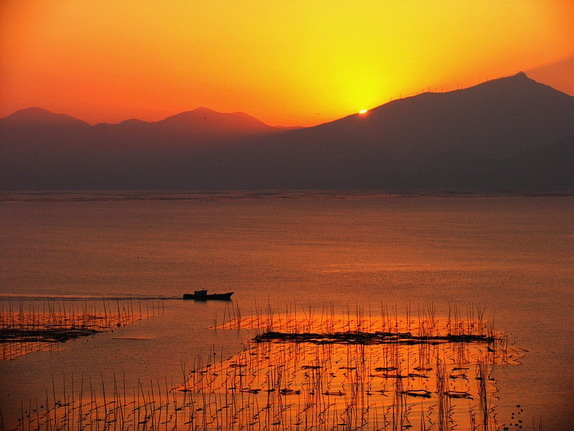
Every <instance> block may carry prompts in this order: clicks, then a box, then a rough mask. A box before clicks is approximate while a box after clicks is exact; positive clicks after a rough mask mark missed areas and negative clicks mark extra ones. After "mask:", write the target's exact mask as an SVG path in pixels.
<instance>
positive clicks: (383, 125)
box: [0, 73, 574, 191]
mask: <svg viewBox="0 0 574 431" xmlns="http://www.w3.org/2000/svg"><path fill="white" fill-rule="evenodd" d="M573 137H574V97H572V96H569V95H567V94H564V93H561V92H559V91H557V90H555V89H553V88H551V87H548V86H546V85H543V84H540V83H538V82H536V81H534V80H532V79H530V78H528V76H526V75H525V74H524V73H519V74H517V75H514V76H510V77H506V78H501V79H496V80H492V81H488V82H485V83H482V84H479V85H476V86H474V87H470V88H467V89H462V90H456V91H451V92H448V93H423V94H420V95H417V96H413V97H408V98H404V99H400V100H395V101H393V102H390V103H387V104H384V105H381V106H379V107H377V108H374V109H372V110H371V111H369V112H368V113H367V114H365V115H359V114H353V115H349V116H347V117H344V118H341V119H338V120H335V121H332V122H329V123H325V124H321V125H318V126H315V127H309V128H300V129H285V128H278V127H272V126H269V125H267V124H265V123H263V122H261V121H259V120H257V119H256V118H254V117H251V116H249V115H247V114H244V113H229V114H223V113H218V112H216V111H213V110H211V109H208V108H197V109H195V110H193V111H188V112H182V113H180V114H176V115H173V116H170V117H167V118H165V119H163V120H161V121H157V122H145V121H141V120H135V119H134V120H126V121H123V122H121V123H118V124H106V123H102V124H97V125H94V126H91V125H89V124H87V123H85V122H83V121H81V120H78V119H75V118H73V117H70V116H67V115H63V114H54V113H51V112H49V111H47V110H43V109H40V108H28V109H24V110H21V111H18V112H15V113H14V114H12V115H9V116H8V117H5V118H2V119H0V188H2V189H5V190H6V189H86V188H99V189H188V190H190V189H270V188H273V189H287V188H289V189H293V188H302V189H324V188H325V189H326V188H328V189H393V190H429V189H437V188H440V189H444V188H447V189H461V190H463V189H464V190H467V189H472V190H484V191H488V190H506V189H512V190H519V189H544V190H558V189H570V188H574V178H573V177H574V175H572V174H571V171H572V169H571V168H572V166H573V165H572V161H573V158H572V154H573V146H574V139H573ZM569 163H570V164H569Z"/></svg>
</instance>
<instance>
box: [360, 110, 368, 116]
mask: <svg viewBox="0 0 574 431" xmlns="http://www.w3.org/2000/svg"><path fill="white" fill-rule="evenodd" d="M367 112H369V110H368V109H361V110H360V111H359V114H361V115H364V114H366V113H367Z"/></svg>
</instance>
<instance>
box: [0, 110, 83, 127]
mask: <svg viewBox="0 0 574 431" xmlns="http://www.w3.org/2000/svg"><path fill="white" fill-rule="evenodd" d="M1 120H3V122H4V123H5V124H9V125H12V126H49V125H58V126H62V125H76V126H80V125H82V126H87V125H88V123H86V122H84V121H82V120H78V119H77V118H74V117H71V116H69V115H65V114H55V113H53V112H51V111H48V110H47V109H44V108H38V107H32V108H24V109H21V110H19V111H16V112H14V113H13V114H10V115H8V116H7V117H4V118H2V119H1Z"/></svg>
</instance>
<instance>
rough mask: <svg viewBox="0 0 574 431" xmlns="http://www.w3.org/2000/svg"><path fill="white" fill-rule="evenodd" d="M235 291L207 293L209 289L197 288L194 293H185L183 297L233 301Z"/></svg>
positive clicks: (197, 299) (196, 299) (198, 299)
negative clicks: (232, 296)
mask: <svg viewBox="0 0 574 431" xmlns="http://www.w3.org/2000/svg"><path fill="white" fill-rule="evenodd" d="M231 295H233V292H227V293H207V290H196V291H195V292H193V293H184V294H183V299H194V300H195V301H212V300H219V301H231Z"/></svg>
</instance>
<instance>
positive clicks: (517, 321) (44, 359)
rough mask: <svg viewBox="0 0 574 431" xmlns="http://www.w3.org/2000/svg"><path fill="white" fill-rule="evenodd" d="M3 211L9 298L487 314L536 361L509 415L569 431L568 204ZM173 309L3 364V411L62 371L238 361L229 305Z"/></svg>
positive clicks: (506, 387) (118, 206) (10, 207)
mask: <svg viewBox="0 0 574 431" xmlns="http://www.w3.org/2000/svg"><path fill="white" fill-rule="evenodd" d="M134 196H137V197H138V199H140V198H142V197H149V198H152V199H151V200H131V199H132V198H133V197H134ZM3 197H4V198H5V199H4V201H3V202H2V203H1V204H0V218H1V219H2V224H1V226H0V236H1V238H2V250H1V253H2V254H1V265H2V271H1V272H0V284H1V285H2V294H3V295H4V299H6V297H30V296H31V297H44V296H56V297H69V296H70V297H79V298H85V297H94V296H95V297H114V298H116V297H123V296H129V297H141V298H146V297H174V298H179V297H180V296H181V294H183V293H184V292H191V291H193V290H195V289H200V288H206V289H209V290H211V291H220V292H227V291H234V292H235V296H234V299H235V301H236V302H237V303H239V304H240V306H241V310H242V314H243V315H248V314H250V313H253V312H254V309H255V305H256V304H258V305H259V306H265V307H266V306H267V305H268V304H269V305H271V306H272V307H274V308H277V309H279V310H281V309H284V307H285V306H286V305H287V304H297V305H298V306H301V307H308V306H309V305H312V306H315V307H318V308H320V307H322V306H323V305H325V304H333V305H334V306H335V307H340V308H342V309H344V308H345V307H351V308H352V309H354V308H355V307H356V306H359V307H363V308H364V309H368V308H369V307H373V310H374V311H376V310H378V307H379V306H380V304H381V303H385V304H387V305H389V306H390V307H394V306H395V304H396V306H397V307H398V309H399V310H404V308H405V307H406V306H407V305H409V304H410V305H411V307H412V309H414V310H416V309H417V307H425V306H426V305H427V304H430V303H433V304H434V305H435V306H436V307H437V309H438V313H439V314H441V313H442V314H444V313H446V312H447V310H448V306H449V304H451V303H452V304H455V305H458V306H459V307H461V308H462V309H464V307H466V306H467V304H469V303H470V304H481V305H486V310H487V311H486V316H485V317H486V318H487V319H489V320H491V319H492V318H493V316H495V317H494V318H495V321H496V326H497V329H499V330H503V331H507V332H508V333H509V336H510V340H511V341H512V342H515V343H516V345H517V346H519V347H521V348H524V349H526V350H527V351H528V352H527V353H526V355H525V357H524V359H523V360H522V361H523V365H519V366H512V367H500V368H496V367H495V377H496V378H497V379H499V389H500V394H499V396H500V401H499V402H500V405H501V406H502V407H503V408H506V410H505V411H508V410H509V409H511V407H513V406H514V405H517V404H520V405H522V406H524V407H525V409H526V413H527V414H528V416H526V417H527V418H529V417H532V418H534V419H535V420H536V422H538V420H539V417H540V418H541V423H542V425H543V429H567V428H568V424H571V421H572V419H571V417H572V410H571V405H572V403H571V398H570V397H571V395H572V390H571V388H572V383H573V376H574V373H573V372H572V370H571V368H570V366H569V365H570V364H571V361H572V356H573V352H572V348H571V343H570V342H569V340H570V339H571V337H572V335H573V333H572V332H573V331H572V323H573V322H572V317H571V307H572V299H573V293H572V289H571V288H572V279H573V266H572V241H573V238H574V231H573V229H572V222H571V221H572V219H574V198H572V197H472V198H443V197H389V196H384V195H343V194H336V195H331V194H315V195H314V194H312V193H311V194H304V195H301V194H292V195H289V194H282V195H270V196H266V197H261V196H259V197H254V195H247V194H241V193H230V194H226V195H217V194H214V195H209V194H207V195H200V198H199V199H197V197H198V195H175V197H177V198H178V199H177V200H172V199H169V200H165V199H163V198H162V199H158V197H159V198H161V197H162V195H149V196H146V195H141V194H135V195H134V194H128V195H122V194H109V195H106V196H104V199H102V195H98V194H95V193H94V194H89V193H88V194H84V195H18V196H17V199H16V200H14V199H13V198H14V196H11V195H4V196H3ZM126 197H127V198H128V199H126ZM165 197H166V196H164V198H165ZM171 197H172V198H173V197H174V196H171ZM22 198H23V199H22ZM78 198H80V199H78ZM181 198H184V199H181ZM188 198H193V199H188ZM163 303H164V304H165V313H164V316H163V317H160V318H154V319H150V320H148V321H145V322H142V323H139V324H136V325H134V326H133V327H130V328H126V329H123V330H122V331H125V332H122V333H119V335H118V334H116V336H117V337H120V336H124V335H125V334H127V336H130V334H132V335H133V334H135V336H137V337H144V338H146V339H147V341H145V342H142V343H134V342H131V343H129V342H127V341H125V340H124V342H123V343H122V342H121V341H118V340H117V339H115V340H114V338H113V337H112V336H111V335H108V334H103V335H99V336H98V337H95V338H94V339H91V342H92V344H91V346H92V348H95V349H96V350H95V351H96V352H98V354H96V355H93V354H92V353H90V351H89V350H85V349H86V348H87V347H86V346H87V345H86V344H85V343H84V344H82V341H81V340H80V341H75V342H71V343H67V344H66V345H65V350H64V351H63V352H52V353H36V354H33V355H29V356H27V357H24V358H21V359H19V360H18V361H11V362H9V363H8V362H4V363H1V364H0V367H2V368H1V369H2V380H3V382H2V386H3V387H4V388H6V387H9V388H14V387H15V386H14V382H15V381H18V382H19V384H18V385H16V386H19V387H18V388H17V389H14V390H11V395H10V396H9V397H6V393H5V390H3V394H2V399H3V400H4V401H3V402H2V404H3V405H9V404H7V403H11V402H14V400H15V397H17V396H18V392H21V393H20V395H21V394H22V393H23V394H26V396H29V397H30V396H33V395H34V390H38V391H39V393H40V394H42V393H43V390H44V386H43V384H45V385H46V386H48V385H49V382H50V375H51V374H56V375H57V374H58V373H61V372H62V369H66V367H67V370H66V372H68V373H71V374H76V375H79V374H82V373H91V372H93V373H94V376H98V375H100V374H104V375H106V376H108V375H110V374H111V373H113V372H121V371H120V370H128V377H129V378H134V379H135V378H138V377H141V376H138V375H137V374H138V372H141V373H144V374H146V375H148V376H149V377H150V378H160V379H163V378H164V377H169V378H170V379H174V380H176V379H177V378H178V377H177V376H178V375H179V374H180V373H181V372H180V361H188V362H192V361H193V358H194V357H195V356H196V355H197V353H198V351H199V350H201V349H203V351H205V350H206V349H207V348H208V346H209V345H211V344H213V345H215V344H217V345H218V346H219V345H221V346H224V348H225V351H226V354H229V355H231V354H234V353H236V352H237V351H238V349H240V344H239V343H240V340H239V339H238V338H237V337H238V336H237V334H226V335H222V334H221V333H219V334H218V335H217V334H216V335H214V334H212V333H210V332H209V331H205V328H207V327H208V326H211V325H212V324H213V319H214V315H216V314H218V315H219V316H220V317H221V316H222V313H223V309H224V306H223V305H222V304H213V303H209V304H196V303H189V302H186V303H183V302H181V301H178V300H173V301H172V300H168V301H163ZM122 334H123V335H122ZM214 336H215V337H216V338H215V339H214V338H213V337H214ZM217 337H219V338H217ZM88 344H89V343H88ZM82 349H84V350H82ZM126 349H127V350H126ZM122 352H123V353H122ZM136 359H137V360H136ZM88 370H91V371H88ZM38 381H39V382H40V383H38ZM32 388H36V389H32ZM30 390H31V392H29V391H30Z"/></svg>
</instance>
